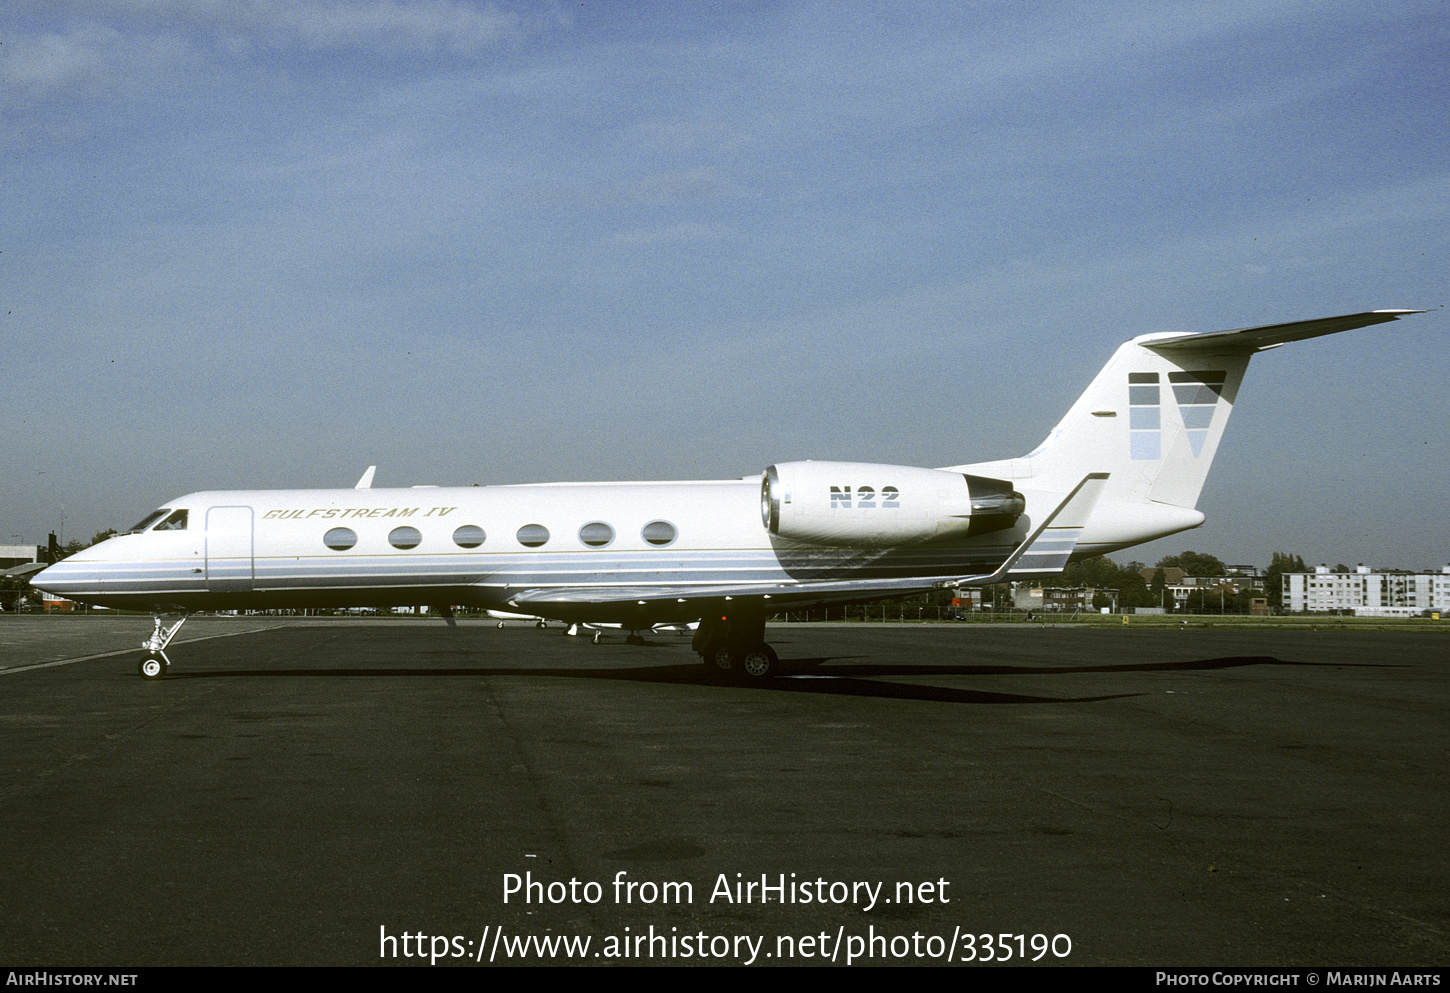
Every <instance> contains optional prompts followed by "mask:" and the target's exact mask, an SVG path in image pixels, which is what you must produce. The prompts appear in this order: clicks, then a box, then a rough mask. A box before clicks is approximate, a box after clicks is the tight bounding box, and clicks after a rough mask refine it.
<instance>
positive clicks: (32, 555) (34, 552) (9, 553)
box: [0, 545, 46, 570]
mask: <svg viewBox="0 0 1450 993" xmlns="http://www.w3.org/2000/svg"><path fill="white" fill-rule="evenodd" d="M44 561H46V559H45V546H44V545H0V570H4V569H11V568H14V567H15V566H17V565H25V564H27V563H30V562H44Z"/></svg>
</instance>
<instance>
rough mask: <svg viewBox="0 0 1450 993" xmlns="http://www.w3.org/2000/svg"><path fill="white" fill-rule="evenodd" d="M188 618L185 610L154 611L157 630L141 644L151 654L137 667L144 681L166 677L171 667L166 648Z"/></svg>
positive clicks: (153, 617) (152, 615) (153, 615)
mask: <svg viewBox="0 0 1450 993" xmlns="http://www.w3.org/2000/svg"><path fill="white" fill-rule="evenodd" d="M187 616H188V615H187V613H186V611H184V610H170V611H168V610H156V611H152V613H151V619H152V620H153V621H155V622H156V628H155V630H153V631H152V632H151V637H149V638H147V639H146V640H145V641H143V642H141V647H142V648H144V649H146V651H148V652H150V653H151V654H150V655H148V656H146V658H144V659H142V660H141V664H140V665H139V666H138V667H137V671H139V672H140V673H141V678H142V679H161V678H162V677H164V676H165V675H166V670H167V669H169V668H170V667H171V660H170V659H169V658H167V657H166V646H167V645H169V644H171V639H172V638H175V637H176V632H178V631H180V630H181V625H183V624H185V623H186V618H187Z"/></svg>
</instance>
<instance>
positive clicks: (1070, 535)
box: [508, 472, 1108, 607]
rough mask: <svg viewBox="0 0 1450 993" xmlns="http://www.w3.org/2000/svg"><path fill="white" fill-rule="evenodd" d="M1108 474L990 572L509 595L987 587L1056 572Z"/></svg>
mask: <svg viewBox="0 0 1450 993" xmlns="http://www.w3.org/2000/svg"><path fill="white" fill-rule="evenodd" d="M1107 481H1108V473H1105V472H1094V473H1089V474H1088V475H1086V476H1084V477H1083V479H1082V482H1080V483H1078V484H1077V486H1075V487H1073V489H1072V492H1071V493H1069V494H1068V495H1067V496H1066V497H1065V498H1064V499H1063V500H1062V502H1061V503H1059V504H1058V505H1057V507H1055V508H1054V509H1053V511H1052V513H1050V514H1048V515H1047V519H1046V520H1044V521H1043V522H1042V523H1041V524H1039V525H1038V526H1037V528H1036V530H1034V531H1033V532H1032V533H1031V534H1030V535H1028V537H1027V539H1026V540H1025V541H1023V542H1022V544H1020V545H1018V546H1017V548H1016V549H1015V550H1014V551H1013V552H1012V554H1011V555H1009V556H1007V559H1006V560H1005V561H1004V562H1003V563H1002V564H1001V565H1000V566H999V567H998V568H997V570H996V571H995V572H991V573H978V574H975V575H968V576H908V577H905V578H902V579H844V580H828V581H815V580H807V581H803V582H779V583H750V584H738V585H727V584H720V585H715V586H698V585H693V586H571V587H555V588H550V589H538V590H520V591H519V592H518V593H516V594H514V595H513V596H511V597H509V601H508V602H509V603H510V604H512V605H513V606H516V607H525V606H529V605H536V604H563V603H568V604H586V605H597V606H605V605H611V606H612V605H622V604H637V605H641V606H643V605H648V604H652V603H661V604H665V603H685V602H688V601H690V600H715V599H724V598H727V597H747V596H751V597H756V596H763V597H767V598H769V599H772V600H777V601H779V602H780V603H781V604H782V605H785V604H789V603H794V602H798V601H801V600H810V601H812V602H816V603H819V602H821V601H822V600H823V599H824V600H849V599H853V598H855V597H862V596H871V595H876V594H882V595H886V596H893V595H898V594H904V593H918V592H922V591H924V590H931V589H936V588H939V587H943V586H990V585H992V584H993V583H1000V582H1003V581H1004V580H1006V579H1008V578H1009V577H1011V576H1017V575H1024V574H1029V573H1032V574H1038V573H1044V572H1046V573H1056V572H1061V571H1062V569H1063V567H1064V566H1066V565H1067V562H1068V559H1069V558H1070V557H1071V556H1072V553H1073V550H1074V549H1076V547H1077V542H1078V538H1079V537H1080V536H1081V535H1082V531H1083V528H1084V527H1086V526H1087V522H1088V518H1090V517H1091V516H1092V512H1093V508H1094V507H1095V506H1097V502H1098V498H1099V497H1100V496H1101V495H1102V492H1103V488H1104V486H1106V485H1107Z"/></svg>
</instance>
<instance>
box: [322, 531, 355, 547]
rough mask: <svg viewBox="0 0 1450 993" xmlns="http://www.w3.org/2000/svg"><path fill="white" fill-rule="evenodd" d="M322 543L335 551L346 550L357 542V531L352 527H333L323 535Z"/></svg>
mask: <svg viewBox="0 0 1450 993" xmlns="http://www.w3.org/2000/svg"><path fill="white" fill-rule="evenodd" d="M322 543H323V544H324V545H326V546H327V547H328V548H330V549H332V550H333V551H334V552H345V551H347V550H348V549H349V548H351V547H352V546H353V545H356V544H357V532H355V531H354V530H353V529H352V528H333V529H332V530H331V531H329V532H327V534H325V535H323V536H322Z"/></svg>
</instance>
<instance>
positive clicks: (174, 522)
mask: <svg viewBox="0 0 1450 993" xmlns="http://www.w3.org/2000/svg"><path fill="white" fill-rule="evenodd" d="M153 530H156V531H185V530H186V511H185V510H184V509H183V510H178V511H176V512H174V513H173V514H172V515H171V516H170V517H168V518H166V520H164V521H162V522H161V523H160V524H158V525H156V527H155V528H154V529H153Z"/></svg>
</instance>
